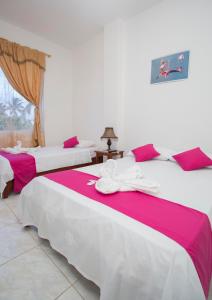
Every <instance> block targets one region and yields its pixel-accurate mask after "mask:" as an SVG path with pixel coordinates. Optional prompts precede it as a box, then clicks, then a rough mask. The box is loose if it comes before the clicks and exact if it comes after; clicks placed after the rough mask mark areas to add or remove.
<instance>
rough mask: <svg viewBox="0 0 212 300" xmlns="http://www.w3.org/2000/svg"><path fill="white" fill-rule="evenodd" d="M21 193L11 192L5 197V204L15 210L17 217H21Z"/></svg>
mask: <svg viewBox="0 0 212 300" xmlns="http://www.w3.org/2000/svg"><path fill="white" fill-rule="evenodd" d="M19 197H20V195H19V194H10V195H9V197H8V198H6V199H4V201H5V204H6V205H7V206H8V207H9V208H10V209H11V210H12V211H13V213H14V214H15V215H16V217H17V218H19Z"/></svg>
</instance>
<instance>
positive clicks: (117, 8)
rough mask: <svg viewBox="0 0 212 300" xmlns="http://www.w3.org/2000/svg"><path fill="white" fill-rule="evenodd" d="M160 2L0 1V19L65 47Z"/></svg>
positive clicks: (128, 0) (100, 0) (150, 0)
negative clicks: (108, 24) (114, 21)
mask: <svg viewBox="0 0 212 300" xmlns="http://www.w3.org/2000/svg"><path fill="white" fill-rule="evenodd" d="M160 1H161V0H0V19H2V20H4V21H6V22H9V23H11V24H14V25H16V26H18V27H21V28H23V29H26V30H28V31H31V32H33V33H35V34H38V35H40V36H43V37H45V38H46V39H48V40H50V41H52V42H55V43H57V44H60V45H61V46H64V47H66V48H71V47H73V46H74V45H77V44H79V43H82V42H84V41H86V40H88V39H89V38H90V37H91V36H92V35H94V34H96V33H98V32H99V31H100V30H102V28H103V26H104V25H105V24H107V23H109V22H111V21H112V20H114V19H116V18H124V19H125V18H129V17H131V16H133V15H135V14H138V13H139V12H141V11H143V10H145V9H147V8H149V7H151V6H153V5H154V4H156V3H158V2H160Z"/></svg>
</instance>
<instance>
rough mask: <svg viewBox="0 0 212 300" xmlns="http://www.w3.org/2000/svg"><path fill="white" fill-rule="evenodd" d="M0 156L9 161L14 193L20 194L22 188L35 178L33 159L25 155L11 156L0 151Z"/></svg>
mask: <svg viewBox="0 0 212 300" xmlns="http://www.w3.org/2000/svg"><path fill="white" fill-rule="evenodd" d="M0 155H1V156H3V157H5V158H6V159H8V160H9V162H10V165H11V168H12V169H13V173H14V192H15V193H20V192H21V190H22V188H23V187H24V186H25V185H26V184H27V183H28V182H30V181H31V180H32V179H33V178H34V177H35V176H36V165H35V159H34V157H33V156H32V155H29V154H26V153H19V154H11V153H7V152H5V151H0Z"/></svg>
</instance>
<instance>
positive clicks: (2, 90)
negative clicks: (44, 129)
mask: <svg viewBox="0 0 212 300" xmlns="http://www.w3.org/2000/svg"><path fill="white" fill-rule="evenodd" d="M33 126H34V105H33V104H31V103H30V102H29V101H27V100H26V99H25V98H24V97H23V96H21V95H20V94H19V93H18V92H16V90H14V89H13V87H12V86H11V85H10V83H9V82H8V80H7V78H6V77H5V75H4V72H3V71H2V70H1V69H0V131H1V132H2V131H10V132H11V131H16V132H17V131H23V130H24V131H28V130H29V131H32V129H33Z"/></svg>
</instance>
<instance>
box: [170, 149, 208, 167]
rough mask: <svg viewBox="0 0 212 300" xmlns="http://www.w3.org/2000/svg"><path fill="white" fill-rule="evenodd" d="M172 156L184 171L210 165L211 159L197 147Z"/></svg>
mask: <svg viewBox="0 0 212 300" xmlns="http://www.w3.org/2000/svg"><path fill="white" fill-rule="evenodd" d="M173 157H174V159H175V160H176V161H177V162H178V164H179V165H180V166H181V168H182V169H183V170H184V171H192V170H198V169H202V168H205V167H208V166H212V160H211V159H210V158H209V157H208V156H207V155H206V154H205V153H204V152H203V151H202V150H201V149H200V148H199V147H197V148H194V149H191V150H188V151H185V152H182V153H179V154H176V155H173Z"/></svg>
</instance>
